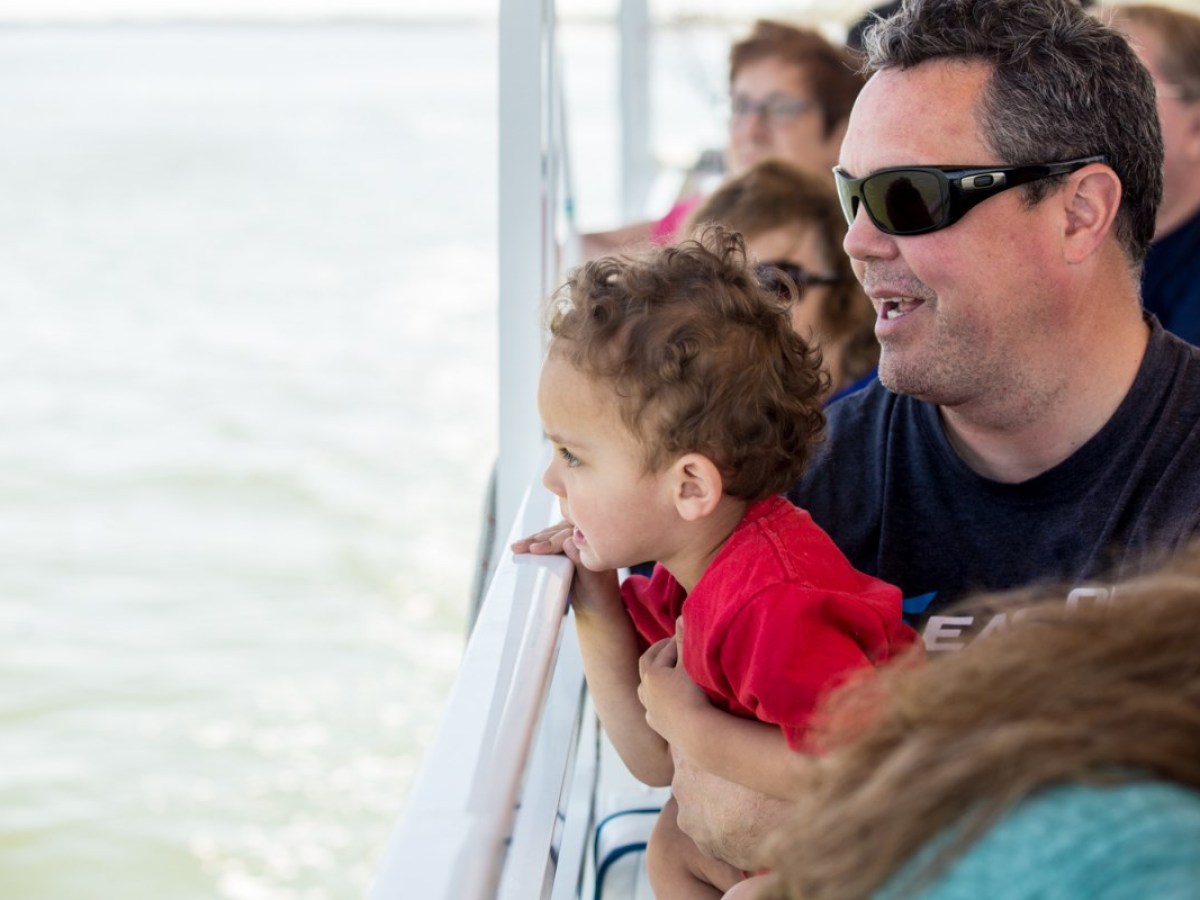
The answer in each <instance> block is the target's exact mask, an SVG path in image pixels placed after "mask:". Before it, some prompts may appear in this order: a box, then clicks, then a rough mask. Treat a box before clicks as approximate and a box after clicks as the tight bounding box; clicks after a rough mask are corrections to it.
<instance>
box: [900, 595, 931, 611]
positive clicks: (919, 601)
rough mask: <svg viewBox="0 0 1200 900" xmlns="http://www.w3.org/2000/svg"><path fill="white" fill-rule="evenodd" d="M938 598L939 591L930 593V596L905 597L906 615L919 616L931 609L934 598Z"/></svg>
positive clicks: (903, 607)
mask: <svg viewBox="0 0 1200 900" xmlns="http://www.w3.org/2000/svg"><path fill="white" fill-rule="evenodd" d="M936 596H937V591H930V592H929V593H928V594H917V596H915V597H905V598H904V603H903V606H902V607H901V608H902V609H903V612H904V615H906V616H919V615H921V614H922V613H924V612H925V610H927V609H929V604H930V603H932V602H933V598H934V597H936Z"/></svg>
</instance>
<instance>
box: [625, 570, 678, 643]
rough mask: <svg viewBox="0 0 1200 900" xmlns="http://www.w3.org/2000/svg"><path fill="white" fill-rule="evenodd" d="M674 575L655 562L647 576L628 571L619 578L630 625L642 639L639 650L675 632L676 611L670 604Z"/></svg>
mask: <svg viewBox="0 0 1200 900" xmlns="http://www.w3.org/2000/svg"><path fill="white" fill-rule="evenodd" d="M674 585H675V582H674V579H672V578H671V574H670V573H669V572H668V571H667V570H666V569H664V568H663V567H662V566H655V567H654V573H653V574H652V575H651V577H650V578H647V577H646V576H645V575H630V576H629V577H628V578H626V579H625V580H624V581H622V582H621V599H622V600H623V601H624V603H625V611H626V612H627V613H629V618H630V619H632V620H633V627H634V628H636V629H637V633H638V635H639V637H641V640H642V650H646V649H648V648H649V647H650V645H651V644H654V643H656V642H658V641H661V640H662V639H663V638H667V637H673V636H674V634H675V618H676V616H677V615H678V613H677V612H676V611H675V610H674V608H673V605H672V593H673V590H672V588H673V587H674Z"/></svg>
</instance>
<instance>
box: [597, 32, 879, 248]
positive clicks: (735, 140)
mask: <svg viewBox="0 0 1200 900" xmlns="http://www.w3.org/2000/svg"><path fill="white" fill-rule="evenodd" d="M862 83H863V79H862V76H861V75H860V74H859V73H858V64H857V62H856V60H855V59H854V58H853V57H852V56H851V55H850V54H849V52H848V51H847V50H846V49H845V48H843V47H839V46H837V45H835V44H832V43H830V42H829V41H827V40H826V39H825V38H824V37H822V36H821V35H820V34H818V33H817V32H816V31H812V30H810V29H806V28H799V27H796V26H793V25H787V24H785V23H783V22H774V21H769V20H760V21H758V22H756V23H755V24H754V27H753V29H752V30H751V32H750V34H749V35H747V36H746V37H745V38H743V39H742V40H740V41H738V42H737V43H735V44H734V45H733V47H732V49H731V50H730V54H729V143H728V147H727V148H726V166H727V170H728V172H729V173H730V174H731V175H739V174H741V173H742V172H744V171H746V170H747V169H748V168H750V167H751V166H753V165H755V164H756V163H759V162H761V161H762V160H764V159H783V160H786V161H788V162H790V163H792V164H793V165H795V166H797V167H798V168H801V169H803V170H805V171H808V172H812V173H814V174H816V175H819V176H821V177H825V178H828V176H829V170H830V168H831V167H832V166H833V164H834V163H835V162H836V161H837V155H838V148H839V147H840V146H841V143H842V135H843V134H844V133H845V130H846V119H847V117H848V116H849V115H850V108H851V106H853V105H854V98H855V97H856V96H857V95H858V92H859V90H860V89H861V88H862ZM701 199H702V198H701V197H699V196H689V197H684V198H681V199H680V201H679V202H678V203H677V204H676V205H675V206H674V207H673V208H672V209H671V210H670V211H669V212H668V213H667V214H666V215H665V216H664V217H663V218H662V219H660V220H657V221H652V222H638V223H636V224H633V225H627V226H625V227H623V228H618V229H616V230H614V231H605V232H593V233H590V234H584V235H582V236H581V240H582V253H583V256H584V258H586V259H593V258H595V257H597V256H601V255H603V254H606V253H612V252H616V251H619V250H622V249H624V248H626V247H629V246H631V245H637V244H641V243H645V242H647V241H650V242H653V243H656V244H667V243H670V242H671V241H673V240H674V239H675V238H676V236H677V235H678V234H679V232H680V229H681V227H682V225H683V223H684V221H685V219H686V218H687V217H688V215H689V214H690V213H691V212H692V210H694V209H695V207H696V206H697V205H698V204H699V202H700V200H701Z"/></svg>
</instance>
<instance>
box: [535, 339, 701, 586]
mask: <svg viewBox="0 0 1200 900" xmlns="http://www.w3.org/2000/svg"><path fill="white" fill-rule="evenodd" d="M538 411H539V413H540V414H541V418H542V428H543V429H544V430H545V432H546V436H547V437H548V438H549V439H550V442H551V445H552V449H553V457H552V458H551V461H550V465H549V466H547V467H546V471H545V473H544V474H543V476H542V483H543V484H544V485H545V486H546V488H547V489H548V490H550V491H551V492H552V493H554V494H556V495H557V496H558V497H559V498H560V499H561V507H562V514H563V516H564V518H566V519H567V520H568V521H569V522H571V523H572V524H573V525H574V526H575V535H574V537H575V544H576V546H577V547H579V553H580V559H581V561H582V562H583V564H584V565H585V566H587V567H588V568H589V569H592V570H594V571H601V570H605V569H616V568H619V567H621V566H630V565H633V564H635V563H639V562H645V561H647V560H657V559H662V551H663V549H664V538H666V537H667V536H668V535H669V534H670V533H671V526H672V524H673V522H674V521H677V520H676V519H675V518H674V516H675V507H674V503H673V501H672V498H671V491H670V486H669V484H668V481H667V478H666V477H665V475H662V474H654V473H650V472H647V471H646V468H645V465H644V462H643V459H644V454H643V451H642V447H641V445H640V444H639V443H638V441H637V439H636V438H635V437H634V435H633V434H632V433H631V432H630V431H629V429H628V428H627V427H626V426H625V424H624V423H623V422H622V421H621V417H620V413H619V411H618V409H617V405H616V400H615V398H614V396H613V391H612V387H611V386H610V385H608V384H606V383H604V382H598V381H596V380H594V379H592V378H590V377H588V376H587V375H585V374H584V373H582V372H580V371H579V370H578V369H576V368H575V367H574V366H572V365H571V364H570V363H569V362H567V361H566V360H565V359H563V357H562V356H561V355H559V354H556V353H554V352H553V351H552V352H551V353H550V355H549V357H548V358H547V359H546V362H545V364H544V365H543V366H542V375H541V380H540V382H539V384H538Z"/></svg>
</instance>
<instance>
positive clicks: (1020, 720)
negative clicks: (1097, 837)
mask: <svg viewBox="0 0 1200 900" xmlns="http://www.w3.org/2000/svg"><path fill="white" fill-rule="evenodd" d="M1065 596H1066V592H1065V591H1062V592H1061V593H1060V592H1058V590H1057V589H1055V590H1050V589H1047V588H1040V589H1037V590H1029V591H1024V592H1017V593H1014V594H1008V595H1001V596H997V597H992V598H991V599H990V601H988V602H990V603H993V604H995V603H1002V604H1003V605H1004V606H1005V607H1006V608H1009V609H1010V610H1012V611H1015V615H1013V616H1012V617H1011V618H1012V619H1013V622H1012V624H1010V625H1009V627H1008V628H1006V629H1005V630H1003V631H1000V632H997V633H993V634H991V635H989V636H986V637H983V638H980V639H979V640H977V641H976V642H975V643H973V644H971V645H970V646H969V647H968V648H967V649H966V650H963V651H959V652H957V653H951V654H947V655H945V656H941V657H935V658H934V659H932V660H931V661H930V662H929V663H928V664H927V665H925V666H923V667H918V666H916V665H915V664H913V663H912V662H911V661H910V662H908V663H907V664H906V663H903V662H902V663H901V664H899V665H898V666H896V667H895V668H891V669H885V670H882V671H880V672H879V673H878V674H879V677H878V678H876V679H874V680H872V681H870V682H862V683H859V684H855V685H851V686H850V687H849V688H847V689H846V690H844V691H841V692H839V693H838V694H837V695H835V696H834V697H833V698H831V701H830V704H829V705H828V706H827V707H826V710H825V712H824V713H823V716H822V719H821V725H820V726H819V727H820V736H819V737H818V741H819V744H820V746H822V748H823V749H824V750H825V751H826V752H827V755H826V756H825V757H824V758H823V759H822V760H820V761H819V763H818V764H817V765H816V766H815V767H814V775H813V783H812V785H811V790H810V791H808V792H807V793H806V795H805V796H804V798H803V800H801V801H800V802H799V804H798V807H797V809H796V815H795V819H794V821H792V822H791V824H790V825H789V826H788V827H787V829H786V830H785V831H783V832H781V833H780V834H779V835H778V836H777V838H776V840H775V841H774V843H773V847H772V850H771V865H772V867H773V869H774V872H775V874H774V876H773V880H772V883H771V885H770V887H769V888H768V889H767V890H766V891H765V892H764V893H763V894H762V895H761V897H762V898H764V900H798V898H804V900H820V898H837V900H852V898H859V897H863V898H865V897H868V896H870V895H871V894H872V893H873V892H874V891H875V890H876V889H877V888H879V887H880V886H881V885H882V884H883V883H884V882H885V881H886V880H887V879H888V878H889V877H891V876H892V875H894V874H896V873H897V872H898V871H899V870H900V869H901V868H902V867H903V866H904V864H905V863H906V862H908V861H909V860H910V859H912V858H913V857H914V856H915V855H916V853H917V851H918V850H920V849H921V847H922V845H923V844H924V842H925V840H926V839H927V838H928V837H929V836H931V835H936V834H938V833H939V832H945V830H946V829H950V828H951V826H954V828H953V830H952V832H951V833H952V834H953V838H954V839H953V840H951V841H949V842H948V844H947V845H946V846H945V847H944V848H943V850H942V851H941V852H940V853H938V854H937V855H935V856H934V858H933V859H932V861H931V862H930V863H929V865H928V866H926V867H925V868H924V869H923V870H921V871H919V872H915V873H914V875H913V881H912V882H911V883H906V884H905V885H903V886H902V888H903V889H909V890H915V889H916V888H918V887H919V886H920V885H921V884H923V883H924V882H925V881H926V880H928V879H930V878H932V877H933V876H935V875H936V874H938V872H940V871H941V870H942V869H943V868H944V867H945V866H946V865H947V864H948V863H949V862H951V861H952V860H953V858H955V857H956V856H957V855H958V854H960V853H961V852H962V851H963V850H964V849H965V848H966V847H967V846H969V845H970V844H971V843H972V842H973V841H975V840H977V839H978V838H979V837H980V836H982V835H983V834H984V833H985V832H986V831H987V830H988V829H989V828H990V827H991V826H992V825H994V824H995V823H996V822H997V821H998V820H999V819H1000V818H1001V817H1002V816H1004V814H1005V813H1006V812H1007V811H1009V810H1010V809H1012V808H1013V807H1015V806H1016V805H1017V804H1018V803H1020V802H1021V801H1022V800H1023V799H1024V798H1026V797H1028V796H1029V795H1031V794H1032V793H1034V792H1035V791H1036V790H1038V789H1039V788H1042V787H1045V786H1049V785H1052V784H1060V783H1067V782H1076V783H1092V784H1113V783H1121V782H1130V781H1139V780H1145V779H1158V780H1164V781H1169V782H1175V783H1178V784H1181V785H1184V786H1187V787H1191V788H1197V789H1200V653H1198V652H1197V649H1196V647H1197V642H1198V640H1200V547H1197V546H1193V547H1192V548H1190V549H1189V550H1188V551H1187V552H1185V553H1183V554H1181V556H1180V557H1179V558H1178V559H1177V560H1176V561H1175V562H1173V563H1170V564H1168V565H1167V567H1165V568H1163V569H1162V570H1160V571H1159V572H1157V573H1155V574H1152V575H1149V576H1145V577H1142V578H1139V579H1136V580H1132V581H1129V582H1126V583H1124V584H1122V585H1120V587H1119V589H1118V594H1117V596H1116V598H1115V599H1114V600H1112V601H1111V602H1109V603H1100V604H1094V605H1091V606H1089V607H1084V608H1079V609H1071V608H1069V607H1068V606H1067V605H1066V604H1065V603H1064V601H1063V597H1065Z"/></svg>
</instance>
